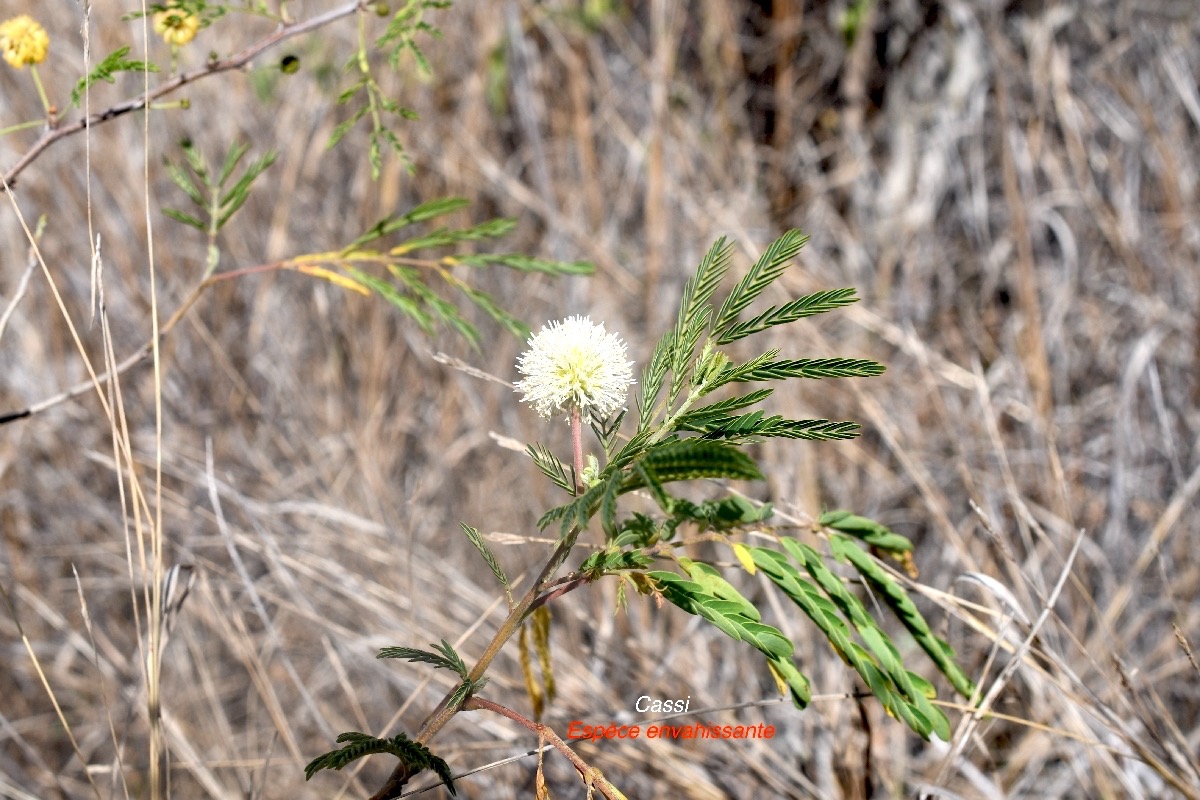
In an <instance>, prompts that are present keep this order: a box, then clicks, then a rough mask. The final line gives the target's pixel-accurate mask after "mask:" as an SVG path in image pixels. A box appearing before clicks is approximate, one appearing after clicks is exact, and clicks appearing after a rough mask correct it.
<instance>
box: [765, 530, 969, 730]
mask: <svg viewBox="0 0 1200 800" xmlns="http://www.w3.org/2000/svg"><path fill="white" fill-rule="evenodd" d="M780 542H781V543H782V544H783V547H784V549H785V550H787V551H788V553H789V554H791V556H792V558H794V559H796V561H798V562H800V563H801V564H802V565H803V566H804V568H805V569H806V570H807V571H808V574H809V575H811V576H812V577H813V579H814V580H816V582H817V583H818V584H819V585H820V587H821V589H822V590H823V591H824V592H825V594H826V595H828V596H829V598H830V599H831V600H833V602H834V603H835V604H836V605H837V607H838V608H839V609H840V610H841V612H842V614H843V615H844V616H845V617H846V618H847V619H849V620H850V623H851V624H852V625H853V626H854V629H855V630H856V631H858V635H859V636H860V637H862V640H863V642H864V643H866V645H867V648H868V649H869V650H870V652H871V655H872V656H874V660H875V662H876V663H877V664H878V665H879V667H880V669H881V670H882V672H883V673H884V675H885V676H886V677H887V678H888V679H889V680H890V681H891V683H892V685H893V686H894V687H895V688H896V689H898V690H899V694H900V696H901V698H902V699H903V700H904V701H905V702H904V705H905V706H911V707H912V708H915V709H916V711H918V712H919V714H920V720H923V721H927V722H929V723H930V724H931V726H932V730H933V732H934V733H936V734H937V735H938V737H939V738H941V739H942V740H943V741H949V740H950V721H949V720H948V719H947V718H946V715H945V714H943V713H942V712H941V711H940V710H939V709H937V708H935V707H934V705H933V704H932V703H930V702H929V697H928V695H926V694H925V687H920V688H918V687H917V686H916V685H914V684H913V682H912V680H911V678H910V677H909V675H910V673H909V672H908V670H906V669H905V668H904V663H903V661H902V660H901V658H900V652H899V651H898V650H897V649H896V647H895V645H894V644H893V643H892V641H891V639H889V638H888V636H887V634H886V633H884V632H883V630H882V629H880V627H879V625H878V624H877V623H876V622H875V620H874V619H872V618H871V615H870V614H868V613H867V610H866V608H864V607H863V604H862V601H860V600H859V599H858V598H857V597H855V596H854V595H853V594H851V593H850V591H849V590H848V589H846V586H845V584H843V583H842V581H841V579H840V578H838V577H837V576H836V575H834V574H833V573H832V572H831V571H830V570H829V568H828V567H826V566H825V561H824V559H823V558H822V557H821V555H820V554H819V553H818V552H817V551H816V550H814V549H812V548H811V547H809V546H807V545H804V544H801V543H800V542H799V541H797V540H796V539H793V538H790V537H785V538H783V539H781V540H780ZM906 710H908V709H903V710H902V712H903V711H906ZM902 716H905V721H906V722H909V723H910V727H911V725H912V723H911V722H910V721H909V719H908V718H907V715H904V714H903V713H902ZM914 729H917V728H914ZM927 733H928V731H924V732H922V735H927Z"/></svg>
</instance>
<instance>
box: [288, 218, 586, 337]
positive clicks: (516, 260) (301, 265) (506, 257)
mask: <svg viewBox="0 0 1200 800" xmlns="http://www.w3.org/2000/svg"><path fill="white" fill-rule="evenodd" d="M467 205H469V203H468V201H467V200H464V199H462V198H458V197H447V198H439V199H437V200H431V201H428V202H426V203H422V204H420V205H418V206H416V207H415V208H412V209H410V210H408V211H406V212H404V213H402V214H396V215H394V216H390V217H385V218H384V219H381V220H379V221H378V222H376V223H375V224H374V225H372V226H371V227H370V228H368V229H367V230H366V231H364V232H363V233H362V234H360V235H359V236H357V237H355V239H354V240H353V241H352V242H350V244H348V245H346V246H345V247H343V248H341V249H340V250H336V251H331V252H325V253H309V254H306V255H302V256H296V257H294V258H291V259H289V260H288V261H287V262H286V264H285V266H286V267H287V268H289V269H294V270H296V271H298V272H302V273H305V274H307V275H312V276H313V277H317V278H321V279H323V280H326V281H328V282H330V283H333V284H335V285H337V286H340V287H342V288H344V289H349V290H350V291H352V292H356V293H358V294H361V295H365V296H375V297H379V298H381V299H383V300H385V301H386V302H388V303H389V304H390V305H392V306H393V307H394V308H396V309H397V310H398V311H399V312H400V313H402V314H404V315H405V316H406V317H408V318H409V319H411V320H412V321H413V322H415V323H416V324H417V325H418V326H419V327H420V328H421V329H422V330H423V331H424V332H425V333H427V334H432V333H433V332H434V331H435V330H436V329H437V328H438V327H439V326H445V327H448V328H450V329H451V330H453V331H455V332H456V333H458V334H459V335H460V336H462V337H463V338H464V339H466V340H467V341H468V342H470V343H471V344H472V345H475V346H478V345H479V344H480V343H481V342H482V336H481V335H480V333H479V329H478V328H476V327H475V325H474V324H472V323H471V322H470V321H469V320H468V319H467V318H466V317H465V316H464V315H463V312H462V311H461V309H460V308H459V306H458V305H457V304H456V303H454V302H452V301H451V300H450V299H448V298H447V297H446V296H443V295H445V294H450V295H451V296H453V295H458V296H460V297H462V298H464V299H465V300H466V301H467V302H468V303H470V304H471V305H474V306H475V307H476V308H478V309H479V310H480V311H482V312H483V313H484V314H486V315H487V316H489V317H491V318H492V319H493V320H495V321H496V322H497V323H498V324H499V325H500V326H501V327H502V328H504V329H505V330H506V331H508V332H509V333H511V334H512V335H514V336H516V337H518V338H521V339H525V338H528V336H529V333H530V331H529V326H528V325H526V324H525V323H524V322H522V321H521V320H520V319H518V318H517V317H515V316H513V315H512V314H510V313H509V312H507V311H505V310H504V309H503V308H501V307H500V306H499V304H497V303H496V301H495V299H494V298H492V297H491V296H490V295H488V294H487V293H486V292H483V291H481V290H479V289H477V288H475V287H474V286H472V285H471V277H470V272H473V271H474V270H475V269H478V268H487V267H502V268H505V269H511V270H516V271H519V272H541V273H546V274H550V275H589V274H591V272H592V270H593V267H592V265H591V264H589V263H587V262H583V261H574V262H563V261H550V260H547V259H539V258H533V257H530V256H524V255H519V254H514V253H486V252H463V251H462V250H461V249H459V248H461V247H462V246H464V245H471V244H473V243H477V242H482V241H488V240H494V239H498V238H500V237H503V236H505V235H507V234H508V233H510V232H511V231H512V230H513V227H514V226H515V223H514V222H513V220H511V219H493V220H488V221H485V222H482V223H479V224H476V225H468V226H466V227H452V226H449V225H445V224H443V225H441V226H439V227H437V228H435V229H434V230H433V231H432V232H424V233H420V232H417V233H412V234H411V235H409V236H407V237H403V236H402V232H404V231H405V229H406V228H410V227H411V226H414V225H418V224H421V223H428V222H432V221H434V220H439V221H440V220H441V218H444V217H446V216H449V215H450V214H453V213H454V212H457V211H460V210H462V209H464V208H466V206H467ZM450 248H454V250H453V251H452V252H448V253H441V254H438V253H437V252H436V251H438V250H446V249H450ZM428 251H434V252H433V253H430V252H428Z"/></svg>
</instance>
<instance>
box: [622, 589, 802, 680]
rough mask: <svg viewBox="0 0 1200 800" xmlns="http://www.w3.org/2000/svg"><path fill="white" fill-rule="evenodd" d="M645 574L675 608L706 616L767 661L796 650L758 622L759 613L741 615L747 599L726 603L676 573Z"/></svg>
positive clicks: (774, 630)
mask: <svg viewBox="0 0 1200 800" xmlns="http://www.w3.org/2000/svg"><path fill="white" fill-rule="evenodd" d="M646 574H647V575H648V576H649V577H651V578H653V579H654V580H656V581H657V582H658V586H659V589H660V590H661V591H662V595H663V597H664V598H666V599H667V600H668V601H670V602H671V604H672V605H676V606H678V607H679V608H682V609H683V610H684V611H687V612H688V613H690V614H696V615H698V616H701V617H704V618H705V619H706V620H708V621H709V622H711V623H712V624H713V625H716V626H717V627H718V628H720V629H721V630H722V631H723V632H724V633H725V634H726V635H727V636H729V637H730V638H733V639H737V640H738V641H742V642H746V643H748V644H750V645H752V646H753V647H754V648H756V649H757V650H758V651H759V652H761V653H763V654H764V655H766V656H767V657H768V658H775V659H785V658H789V657H790V656H791V655H792V652H793V651H794V650H795V648H794V647H793V645H792V643H791V641H790V640H789V639H788V638H787V637H786V636H784V635H783V634H782V633H780V632H779V630H778V629H776V628H773V627H771V626H770V625H764V624H762V623H761V622H758V621H757V618H758V617H757V610H755V614H756V617H755V618H753V619H752V618H750V617H748V616H746V615H745V614H743V613H742V612H743V610H744V606H745V605H748V603H746V601H745V599H744V598H743V599H742V600H741V601H740V602H739V601H736V600H723V599H721V598H719V597H717V596H715V595H713V594H710V593H709V592H708V591H706V589H705V587H704V586H703V585H702V584H700V583H698V582H696V581H689V580H687V579H685V578H683V577H682V576H680V575H678V574H676V573H674V572H666V571H664V570H655V571H652V572H648V573H646Z"/></svg>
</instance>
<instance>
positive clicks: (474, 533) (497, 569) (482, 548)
mask: <svg viewBox="0 0 1200 800" xmlns="http://www.w3.org/2000/svg"><path fill="white" fill-rule="evenodd" d="M458 526H459V527H460V528H462V529H463V533H465V534H466V535H467V539H469V540H470V542H471V544H473V545H475V549H476V550H478V551H479V555H481V556H483V560H484V561H485V562H487V565H488V568H489V569H491V571H492V574H493V575H495V576H496V580H498V581H500V584H501V585H502V586H503V587H504V588H505V589H508V576H507V575H505V574H504V569H503V568H501V566H500V562H499V561H497V560H496V556H495V554H494V553H492V550H491V548H490V547H488V546H487V542H485V541H483V536H482V535H481V534H480V533H479V531H478V530H477V529H476V528H472V527H471V526H470V525H468V524H466V523H465V522H460V523H458Z"/></svg>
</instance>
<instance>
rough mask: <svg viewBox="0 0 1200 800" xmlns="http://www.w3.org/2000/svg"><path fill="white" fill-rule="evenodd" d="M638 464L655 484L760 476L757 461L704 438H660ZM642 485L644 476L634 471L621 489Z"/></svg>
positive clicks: (756, 477) (739, 451) (747, 478)
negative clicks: (665, 440) (658, 442)
mask: <svg viewBox="0 0 1200 800" xmlns="http://www.w3.org/2000/svg"><path fill="white" fill-rule="evenodd" d="M640 466H641V467H642V468H643V469H644V470H645V471H646V472H647V473H649V474H650V476H651V477H652V478H653V483H657V484H663V483H670V482H672V481H688V480H694V479H696V478H734V479H738V480H749V481H753V480H761V479H762V477H763V474H762V472H760V471H759V469H758V465H757V464H755V463H754V459H752V458H750V456H748V455H746V454H745V453H743V452H742V451H741V450H739V449H737V448H736V447H733V446H731V445H728V444H725V443H723V442H714V441H708V440H706V439H676V440H673V441H667V442H663V443H662V444H660V445H657V446H655V447H654V448H653V449H651V450H650V451H649V452H648V453H646V455H645V457H644V458H643V459H642V460H641V462H640ZM643 485H646V482H645V480H644V478H643V477H642V476H639V475H638V474H637V473H636V472H635V474H633V475H631V476H630V477H629V478H628V479H627V480H626V481H625V483H624V484H623V485H622V491H629V490H631V489H636V488H639V487H640V486H643ZM651 488H653V486H652V487H651Z"/></svg>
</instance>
